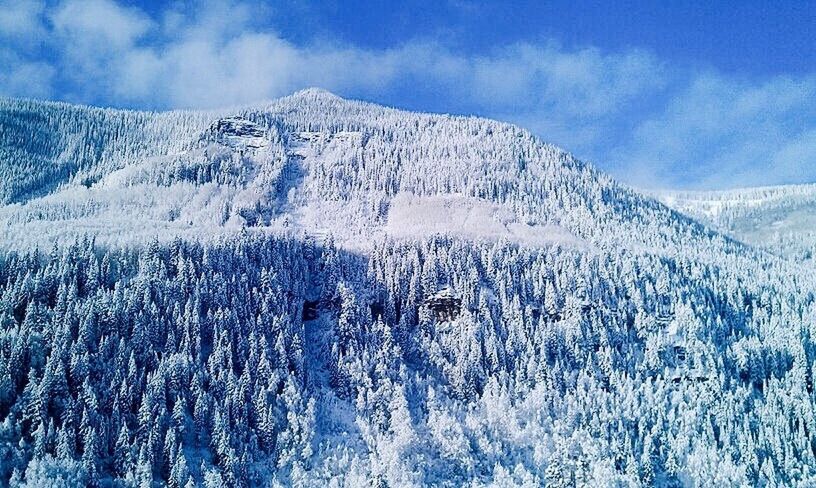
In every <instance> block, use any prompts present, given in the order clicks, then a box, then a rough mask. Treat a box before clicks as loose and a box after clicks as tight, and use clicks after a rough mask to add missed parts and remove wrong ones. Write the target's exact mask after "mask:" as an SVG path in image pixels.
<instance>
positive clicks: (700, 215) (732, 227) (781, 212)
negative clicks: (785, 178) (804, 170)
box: [656, 185, 816, 260]
mask: <svg viewBox="0 0 816 488" xmlns="http://www.w3.org/2000/svg"><path fill="white" fill-rule="evenodd" d="M656 197H657V198H658V199H660V200H661V201H662V202H663V203H665V204H666V205H668V206H670V207H673V208H675V209H677V210H678V211H680V212H682V213H684V214H686V215H689V216H690V217H692V218H694V219H698V220H700V221H702V222H705V223H707V224H709V225H710V226H712V227H714V228H716V229H718V230H720V231H722V232H724V233H727V234H729V235H731V236H734V237H735V238H736V239H739V240H741V241H743V242H746V243H749V244H751V245H754V246H757V247H760V248H762V249H765V250H767V251H768V252H772V253H775V254H778V255H780V256H785V257H790V258H793V259H797V260H811V259H813V256H814V250H816V232H814V231H813V229H814V226H816V185H789V186H772V187H763V188H745V189H738V190H726V191H707V192H703V191H701V192H662V193H659V194H657V195H656Z"/></svg>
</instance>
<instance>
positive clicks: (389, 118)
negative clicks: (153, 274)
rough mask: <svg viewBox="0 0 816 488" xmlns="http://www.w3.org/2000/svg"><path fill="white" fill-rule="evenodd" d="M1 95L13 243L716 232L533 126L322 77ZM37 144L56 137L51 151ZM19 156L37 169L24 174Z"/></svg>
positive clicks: (661, 246)
mask: <svg viewBox="0 0 816 488" xmlns="http://www.w3.org/2000/svg"><path fill="white" fill-rule="evenodd" d="M3 107H4V108H3V111H2V112H0V120H5V121H6V122H4V123H3V124H2V127H3V128H4V129H3V130H4V133H5V134H6V135H5V137H4V138H3V139H1V140H0V144H2V146H3V147H5V148H6V149H5V151H4V153H3V154H6V155H7V156H6V157H5V158H4V159H0V173H5V174H10V175H11V177H10V178H7V179H6V180H5V182H6V183H5V184H6V185H7V190H6V193H7V194H8V195H9V197H8V198H6V203H7V204H8V205H6V206H4V207H2V208H0V219H2V220H0V222H4V223H5V225H4V226H3V225H0V241H2V242H3V243H5V244H6V245H10V246H21V247H25V246H27V245H28V244H31V243H38V244H41V245H48V244H49V243H50V242H52V241H53V240H55V239H56V240H60V239H66V240H69V241H70V240H72V239H74V238H75V237H76V236H78V235H82V234H86V233H91V234H94V235H96V236H97V238H98V239H99V240H100V242H121V243H127V242H133V241H134V240H135V241H144V240H149V239H152V238H154V237H159V238H160V239H170V238H172V237H173V236H176V235H178V236H198V237H201V236H209V235H221V234H225V233H227V234H229V233H233V232H235V231H236V230H238V229H241V228H244V227H247V228H249V229H250V230H252V231H254V232H274V233H292V234H296V235H302V234H308V235H311V234H314V235H326V234H332V235H333V236H335V238H336V239H337V240H338V241H339V242H340V243H342V244H343V245H345V246H347V247H351V248H368V247H370V245H371V241H372V239H375V238H377V236H380V237H385V236H392V237H397V238H404V237H421V236H425V235H429V234H434V233H448V234H451V235H460V236H463V237H467V238H471V239H474V238H484V239H493V240H495V239H507V240H509V241H511V242H519V243H524V244H530V245H537V244H540V243H545V242H554V241H560V242H563V243H564V244H566V245H578V246H586V245H589V246H596V245H599V244H602V243H614V244H616V245H626V246H627V247H638V248H643V249H652V250H663V251H667V252H668V251H670V250H671V249H674V248H676V247H677V246H681V247H682V246H686V245H687V244H688V243H689V242H690V241H700V240H702V241H706V242H707V241H709V240H711V239H718V238H717V237H716V236H713V235H712V234H711V233H710V232H707V231H705V230H704V229H703V228H702V227H701V226H699V225H697V224H695V223H694V222H693V221H691V220H689V219H685V218H683V217H680V216H679V215H677V214H675V213H674V212H672V211H671V210H669V209H668V208H666V207H664V206H662V205H660V204H659V203H657V202H656V201H654V200H652V199H651V198H649V197H646V196H642V195H640V194H638V193H635V192H633V191H631V190H629V189H627V188H624V187H622V186H620V185H619V184H617V183H616V182H614V181H613V180H611V179H610V178H609V177H607V176H606V175H604V174H602V173H599V172H598V171H596V170H595V169H593V168H592V167H590V166H588V165H586V164H584V163H582V162H580V161H577V160H576V159H574V158H573V157H572V156H571V155H570V154H568V153H566V152H564V151H562V150H560V149H558V148H556V147H554V146H551V145H548V144H545V143H543V142H542V141H540V140H539V139H537V138H536V137H534V136H533V135H531V134H530V133H529V132H527V131H525V130H523V129H520V128H518V127H516V126H512V125H509V124H504V123H499V122H494V121H490V120H485V119H479V118H473V117H452V116H446V115H432V114H418V113H410V112H404V111H399V110H394V109H390V108H384V107H380V106H377V105H373V104H368V103H362V102H356V101H347V100H343V99H341V98H339V97H336V96H334V95H332V94H330V93H328V92H325V91H322V90H317V89H309V90H304V91H302V92H298V93H296V94H294V95H292V96H289V97H285V98H282V99H279V100H275V101H272V102H269V103H267V104H262V105H259V106H253V107H247V108H242V109H236V110H233V111H221V112H207V113H193V112H169V113H162V114H154V113H141V112H127V111H110V110H99V109H92V108H84V107H73V106H68V105H63V104H50V103H44V104H38V103H37V102H16V101H11V100H7V101H4V105H3ZM32 114H43V115H36V116H35V115H32ZM41 119H43V120H48V121H51V122H49V124H50V125H46V128H47V129H48V131H50V132H48V131H46V132H44V133H43V134H42V137H43V139H44V141H45V144H44V145H43V144H38V145H36V146H35V145H33V144H30V143H28V142H26V143H24V144H21V143H20V141H25V140H26V137H27V134H29V133H31V132H36V131H35V130H34V129H35V128H36V130H40V129H39V127H40V126H39V125H37V124H40V123H39V122H37V121H38V120H41ZM21 120H22V121H25V124H28V125H25V124H23V123H22V122H20V121H21ZM35 126H36V127H35ZM65 134H72V135H71V136H70V137H69V136H66V135H65ZM89 134H92V135H93V136H91V135H89ZM40 146H44V147H47V148H51V149H49V151H46V152H43V153H42V154H40V153H38V152H37V149H36V148H37V147H40ZM76 147H85V148H86V150H84V152H81V154H82V156H81V157H78V156H77V155H76V154H75V153H72V152H70V151H71V150H72V148H74V149H75V148H76ZM77 160H79V161H81V162H80V163H77V162H76V161H77ZM66 161H68V163H66ZM20 166H25V167H32V168H34V171H33V172H32V174H36V175H37V177H36V178H30V179H27V180H23V179H22V177H19V176H18V175H17V173H16V172H17V168H19V167H20ZM434 216H435V217H434ZM428 217H430V218H428ZM718 243H719V244H718V245H720V244H722V243H720V241H719V240H718ZM723 245H725V244H723Z"/></svg>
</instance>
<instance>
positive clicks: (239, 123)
mask: <svg viewBox="0 0 816 488" xmlns="http://www.w3.org/2000/svg"><path fill="white" fill-rule="evenodd" d="M209 133H210V134H209V135H210V136H211V137H212V138H213V139H215V140H216V141H217V142H220V143H221V144H224V145H227V146H230V147H241V146H244V147H250V148H260V147H264V146H266V145H267V144H269V140H268V139H267V131H266V129H264V128H263V127H261V126H260V125H258V124H256V123H254V122H250V121H249V120H246V119H243V118H240V117H230V118H225V119H219V120H217V121H216V122H215V123H214V124H213V125H212V127H210V130H209Z"/></svg>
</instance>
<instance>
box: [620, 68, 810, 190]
mask: <svg viewBox="0 0 816 488" xmlns="http://www.w3.org/2000/svg"><path fill="white" fill-rule="evenodd" d="M815 129H816V78H813V77H806V78H789V77H780V78H775V79H772V80H767V81H765V82H762V83H751V82H746V81H740V80H735V79H731V78H726V77H723V76H718V75H711V74H706V75H700V76H697V77H695V78H694V79H693V81H692V82H691V84H690V86H688V87H686V88H684V89H682V90H680V91H679V92H677V93H675V94H674V95H673V97H672V99H671V100H670V101H669V102H668V104H667V106H666V108H665V109H664V110H662V111H660V112H658V113H656V114H654V115H653V116H652V117H651V118H649V119H647V120H645V121H643V122H642V123H640V124H639V126H638V127H637V129H636V130H635V132H634V135H633V137H632V138H631V139H630V140H629V141H627V143H626V145H625V147H623V148H621V149H620V153H621V154H622V155H623V157H622V160H623V161H625V162H626V167H625V172H624V174H625V175H627V176H629V177H630V179H631V180H632V181H635V182H636V183H638V184H641V185H644V186H664V187H669V186H696V187H706V188H719V187H733V186H746V185H759V184H774V183H788V182H801V181H813V180H816V164H814V163H815V162H816V133H815Z"/></svg>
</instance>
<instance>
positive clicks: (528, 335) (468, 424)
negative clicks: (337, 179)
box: [0, 233, 816, 487]
mask: <svg viewBox="0 0 816 488" xmlns="http://www.w3.org/2000/svg"><path fill="white" fill-rule="evenodd" d="M772 271H773V272H772ZM776 271H779V270H768V269H762V267H761V266H757V267H756V268H755V269H751V270H750V273H746V272H740V273H735V274H734V273H731V272H729V270H728V267H725V266H724V267H716V266H710V265H702V264H699V263H696V262H694V261H688V260H683V259H667V258H656V257H653V256H649V255H634V254H630V253H621V254H619V255H617V256H612V255H601V254H596V255H588V254H586V253H577V252H574V251H570V250H568V249H562V248H560V247H558V246H554V247H550V248H543V249H535V250H531V249H524V248H520V247H518V246H515V245H511V244H507V243H494V244H486V243H485V244H465V243H462V242H460V241H457V240H451V239H446V238H442V237H438V238H433V239H429V240H426V241H423V242H416V243H395V242H386V243H383V244H381V245H378V247H377V248H376V249H375V250H374V251H373V252H372V253H371V255H370V256H368V257H364V256H361V255H356V254H349V253H346V252H344V251H342V250H340V249H338V248H337V247H335V246H334V245H333V244H332V243H331V241H330V240H329V241H328V242H325V243H317V242H313V241H311V240H309V239H307V240H305V241H299V240H292V239H277V238H272V237H263V236H261V237H259V236H251V235H250V234H247V233H244V234H241V235H239V236H237V237H234V238H230V239H226V240H222V241H219V242H218V243H215V244H212V243H211V244H209V245H202V244H198V243H190V242H183V241H180V240H177V241H175V242H173V243H171V244H169V245H166V246H164V245H160V244H158V243H157V242H155V243H153V244H151V245H149V246H146V247H144V248H138V249H135V250H124V249H118V250H107V249H104V248H100V247H98V246H96V245H94V243H93V242H92V241H84V242H78V243H76V244H74V245H72V246H70V247H67V248H64V249H56V248H55V249H54V250H53V251H51V252H50V253H47V254H46V253H37V252H32V253H27V254H8V255H6V256H4V257H3V259H2V265H1V266H0V282H2V283H4V286H3V287H2V295H0V314H1V315H0V327H2V331H1V332H0V356H2V357H1V358H0V368H2V369H0V416H2V417H3V419H4V421H3V423H2V425H1V426H0V438H2V445H0V449H1V451H0V455H2V459H3V462H2V466H3V471H2V473H0V475H2V479H3V480H4V483H10V484H11V485H12V486H22V485H31V486H68V485H73V486H80V485H90V486H110V485H113V486H154V484H155V483H159V482H161V483H166V484H168V485H169V486H208V487H220V486H257V485H259V484H262V483H272V484H273V485H281V486H289V485H332V484H335V485H338V486H363V485H377V486H403V485H427V484H440V485H447V486H459V485H463V484H473V485H474V486H479V485H483V484H490V483H494V484H496V485H498V486H540V485H541V484H546V485H547V486H583V485H586V486H641V485H652V484H661V485H664V486H683V485H696V486H725V485H729V486H733V485H745V486H752V485H758V484H759V485H762V484H767V485H769V486H770V485H774V484H801V483H808V482H813V481H814V480H815V479H816V478H814V475H816V472H815V471H814V470H815V469H816V458H814V448H815V447H816V425H814V418H815V417H814V414H813V410H812V408H813V405H814V396H813V384H812V381H813V374H814V365H815V363H814V361H816V355H815V354H816V348H814V343H813V340H812V324H813V296H812V292H806V291H805V290H806V289H807V288H808V287H807V285H808V284H810V283H813V281H808V282H799V281H798V280H797V279H792V280H784V281H775V280H774V279H773V276H775V275H776ZM748 275H752V276H753V277H754V279H750V280H748V279H745V277H746V276H748ZM443 288H444V289H445V290H453V293H454V294H455V296H456V297H457V298H458V299H457V300H448V301H442V302H441V304H440V303H436V302H433V301H432V300H429V298H432V297H433V296H435V294H437V292H439V291H440V290H441V289H443ZM810 289H812V288H810ZM445 307H448V309H445Z"/></svg>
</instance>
